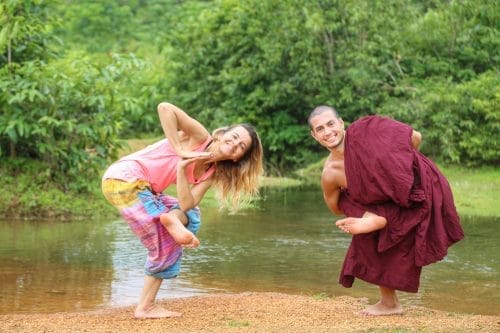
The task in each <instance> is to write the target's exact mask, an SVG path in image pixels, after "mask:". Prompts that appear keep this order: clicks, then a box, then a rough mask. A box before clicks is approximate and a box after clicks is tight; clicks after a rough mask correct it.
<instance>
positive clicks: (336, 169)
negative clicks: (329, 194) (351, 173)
mask: <svg viewBox="0 0 500 333" xmlns="http://www.w3.org/2000/svg"><path fill="white" fill-rule="evenodd" d="M343 179H345V174H344V161H343V160H336V159H333V158H332V157H331V156H329V157H328V158H327V159H326V161H325V163H324V165H323V172H322V173H321V182H322V183H323V184H324V185H325V184H328V185H329V186H334V187H341V186H342V184H343V181H342V180H343Z"/></svg>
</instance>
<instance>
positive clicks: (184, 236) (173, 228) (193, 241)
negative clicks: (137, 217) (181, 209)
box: [160, 213, 200, 248]
mask: <svg viewBox="0 0 500 333" xmlns="http://www.w3.org/2000/svg"><path fill="white" fill-rule="evenodd" d="M160 222H161V224H163V226H164V227H165V228H167V230H168V233H169V234H170V235H171V236H172V238H173V239H174V240H175V241H176V242H177V243H178V244H181V245H186V246H187V247H190V248H195V247H197V246H198V245H200V241H199V240H198V238H196V237H195V235H194V234H193V233H192V232H191V231H189V230H188V229H186V227H185V226H184V225H183V224H182V222H181V221H180V220H179V219H178V218H177V217H175V216H174V215H171V214H168V213H167V214H162V215H161V216H160Z"/></svg>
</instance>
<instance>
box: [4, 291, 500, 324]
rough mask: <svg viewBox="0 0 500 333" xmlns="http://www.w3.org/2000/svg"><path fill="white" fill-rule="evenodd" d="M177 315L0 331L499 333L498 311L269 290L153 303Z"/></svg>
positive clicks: (105, 314)
mask: <svg viewBox="0 0 500 333" xmlns="http://www.w3.org/2000/svg"><path fill="white" fill-rule="evenodd" d="M158 303H159V304H161V305H162V306H163V307H165V308H167V309H168V310H172V311H177V312H181V313H183V316H182V317H179V318H162V319H147V320H146V319H145V320H139V319H135V318H133V309H134V306H126V307H119V308H107V309H103V310H94V311H82V312H64V313H62V312H61V313H52V314H6V315H0V331H2V332H71V333H73V332H134V333H138V332H155V331H166V332H365V331H370V332H373V331H375V332H377V331H379V330H380V331H384V332H385V331H390V330H397V331H398V332H416V331H425V332H472V331H473V332H499V331H500V315H498V316H486V315H470V314H460V313H454V312H446V311H439V310H432V309H428V308H425V307H419V306H408V307H406V308H405V309H404V310H405V312H404V314H403V315H394V316H383V317H362V316H359V315H357V313H358V312H359V311H360V310H362V309H364V308H365V307H366V306H367V305H368V304H367V300H366V299H362V298H354V297H350V296H341V297H333V298H321V299H319V298H315V297H312V296H300V295H289V294H283V293H274V292H243V293H238V294H225V293H219V294H209V295H202V296H192V297H185V298H175V299H168V300H162V301H159V302H158Z"/></svg>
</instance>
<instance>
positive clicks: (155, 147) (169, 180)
mask: <svg viewBox="0 0 500 333" xmlns="http://www.w3.org/2000/svg"><path fill="white" fill-rule="evenodd" d="M211 141H212V137H210V136H209V137H208V138H207V139H206V140H205V141H204V142H203V143H201V144H200V145H199V146H198V147H196V149H194V151H196V152H202V151H204V150H205V148H206V147H207V146H208V144H209V143H210V142H211ZM180 160H181V158H180V157H179V156H177V154H176V153H175V151H174V150H173V149H172V147H171V146H170V143H169V142H168V140H167V139H163V140H161V141H158V142H156V143H154V144H152V145H150V146H147V147H146V148H144V149H142V150H139V151H138V152H135V153H132V154H130V155H127V156H125V157H122V158H121V159H120V160H118V161H117V162H115V163H113V164H112V165H111V166H110V167H109V168H108V170H106V172H105V173H104V176H103V177H102V178H103V179H108V178H113V179H121V180H125V181H136V180H145V181H147V182H148V183H149V184H150V185H151V189H152V190H153V191H155V192H157V193H161V192H163V191H164V190H165V189H166V188H167V187H168V186H169V185H171V184H175V183H176V182H177V163H178V162H179V161H180ZM214 171H215V165H213V166H211V167H210V168H209V169H208V170H206V171H205V172H204V173H203V175H202V176H201V177H200V178H198V179H195V177H194V163H191V164H189V165H188V166H187V168H186V177H187V180H188V182H189V183H190V184H198V183H199V182H202V181H204V180H206V179H207V178H208V177H210V176H211V175H212V174H213V173H214Z"/></svg>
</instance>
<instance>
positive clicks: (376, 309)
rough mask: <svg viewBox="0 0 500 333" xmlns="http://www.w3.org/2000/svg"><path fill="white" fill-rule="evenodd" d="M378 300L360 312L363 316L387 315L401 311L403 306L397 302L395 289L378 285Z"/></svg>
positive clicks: (400, 312)
mask: <svg viewBox="0 0 500 333" xmlns="http://www.w3.org/2000/svg"><path fill="white" fill-rule="evenodd" d="M379 288H380V301H378V303H376V304H373V305H370V306H369V307H367V308H366V309H364V310H363V311H361V312H360V314H361V315H363V316H388V315H398V314H402V313H403V308H402V307H401V304H400V303H399V300H398V297H397V295H396V290H394V289H390V288H386V287H382V286H379Z"/></svg>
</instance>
